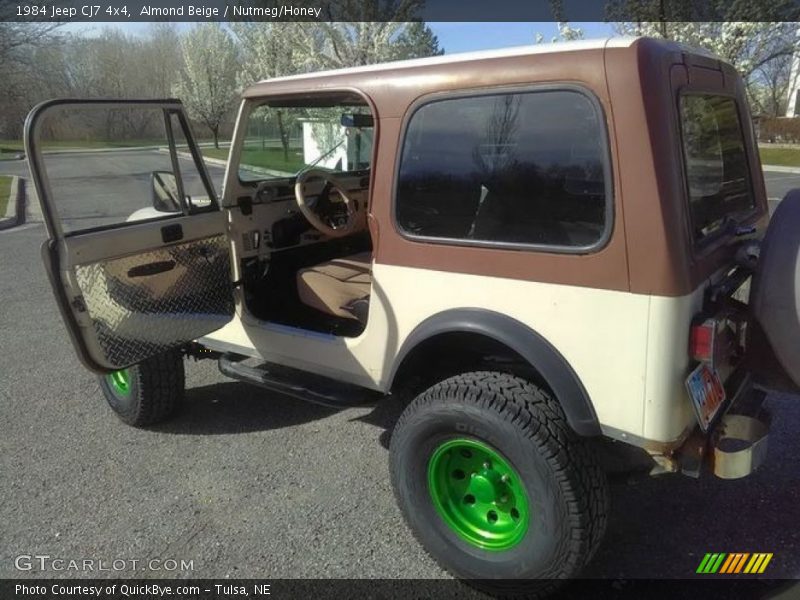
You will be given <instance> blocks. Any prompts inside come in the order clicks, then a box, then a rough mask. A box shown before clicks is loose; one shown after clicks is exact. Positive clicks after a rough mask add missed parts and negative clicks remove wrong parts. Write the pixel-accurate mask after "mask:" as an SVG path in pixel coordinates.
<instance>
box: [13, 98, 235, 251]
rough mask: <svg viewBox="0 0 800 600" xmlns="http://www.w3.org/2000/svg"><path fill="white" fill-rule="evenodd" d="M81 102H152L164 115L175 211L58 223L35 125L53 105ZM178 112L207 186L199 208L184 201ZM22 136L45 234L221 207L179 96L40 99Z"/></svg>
mask: <svg viewBox="0 0 800 600" xmlns="http://www.w3.org/2000/svg"><path fill="white" fill-rule="evenodd" d="M79 105H80V106H81V107H82V108H80V109H78V110H84V108H83V107H91V106H97V107H99V108H102V107H105V106H109V107H113V108H125V107H128V108H131V107H133V108H137V107H142V106H145V107H146V106H152V108H153V110H156V109H161V111H162V114H163V119H164V127H165V136H166V141H167V143H168V144H169V155H170V161H171V164H172V168H173V170H174V171H175V178H176V185H177V187H178V192H179V195H180V198H179V201H180V204H181V212H180V213H174V214H165V215H163V216H158V217H152V218H148V219H139V220H137V221H133V222H131V221H122V222H119V223H112V224H109V225H101V226H97V227H89V228H86V229H79V230H76V231H70V232H64V229H63V227H62V226H61V219H60V215H59V213H58V208H57V203H58V202H57V200H56V199H55V197H54V196H53V193H52V190H51V189H50V181H49V177H48V174H47V165H46V163H45V161H44V157H43V152H42V150H41V148H40V147H39V139H38V136H37V135H36V134H37V130H36V127H37V125H38V123H39V120H40V119H41V118H42V116H44V115H45V114H46V113H47V111H48V110H50V109H53V108H54V107H59V106H79ZM173 115H174V116H177V118H178V123H179V124H180V126H181V127H182V129H183V134H184V137H185V138H186V143H187V145H188V147H189V151H190V153H191V155H192V160H193V161H194V163H195V168H196V169H197V171H198V174H199V175H200V179H201V180H202V182H203V186H204V187H205V189H206V193H207V194H208V198H209V200H210V202H209V205H208V206H204V207H202V208H197V207H192V206H189V205H188V203H187V202H186V197H185V196H184V194H183V177H182V174H181V170H180V166H179V165H180V163H179V159H178V155H177V146H176V144H175V135H174V131H173V125H172V116H173ZM24 140H25V147H26V150H27V152H26V153H27V159H28V164H29V170H30V172H31V178H32V179H33V184H34V187H35V189H36V193H37V195H38V197H39V205H40V206H41V209H42V217H43V219H44V223H45V227H46V229H47V233H48V236H49V237H50V238H51V239H64V238H69V237H72V236H76V235H82V234H84V233H92V232H97V231H106V230H109V229H117V228H120V227H126V226H129V225H131V224H133V223H152V222H158V221H164V220H169V219H174V218H176V217H180V216H189V215H192V214H198V213H204V212H214V211H218V210H220V202H219V197H218V196H217V194H216V191H215V189H214V184H213V181H212V180H211V177H210V175H209V173H208V169H207V167H206V164H205V161H204V160H203V156H202V153H201V152H200V150H199V147H198V146H197V142H196V138H195V136H194V132H193V131H192V128H191V125H190V123H189V121H188V119H187V118H186V114H185V112H184V107H183V104H182V103H181V101H180V100H177V99H174V98H170V99H163V100H161V99H140V100H137V99H125V98H122V99H116V98H59V99H55V100H48V101H45V102H42V103H40V104H38V105H37V106H35V107H34V108H33V110H31V112H30V114H29V115H28V117H27V119H26V120H25V131H24Z"/></svg>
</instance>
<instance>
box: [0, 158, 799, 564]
mask: <svg viewBox="0 0 800 600" xmlns="http://www.w3.org/2000/svg"><path fill="white" fill-rule="evenodd" d="M14 166H15V165H14V164H8V163H6V164H4V163H0V168H2V169H3V170H8V169H9V168H13V167H14ZM16 166H19V165H18V164H17V165H16ZM779 183H780V182H779V181H777V180H776V182H775V185H778V184H779ZM43 239H44V231H43V228H42V226H41V225H39V224H32V225H27V226H24V227H22V228H18V229H14V230H10V231H7V232H0V256H1V257H2V258H0V342H2V343H0V423H2V432H1V433H0V474H2V477H0V479H1V480H2V482H3V485H2V486H0V578H2V577H14V576H19V575H20V573H19V572H17V571H15V570H14V568H13V558H14V557H15V556H17V555H19V554H23V553H25V554H37V553H38V554H49V555H51V556H54V557H65V558H84V557H93V558H96V559H101V558H102V559H105V560H112V559H115V558H123V559H131V558H139V559H141V558H173V559H178V560H180V559H184V560H191V561H193V567H194V568H193V570H192V571H186V572H183V573H179V574H180V575H182V576H195V577H299V578H302V577H391V578H395V577H399V578H409V577H413V578H438V577H445V576H446V574H445V573H443V572H442V571H441V570H440V569H439V568H438V567H437V566H436V565H435V563H433V561H431V560H430V559H429V558H428V557H427V556H426V555H425V553H424V552H423V551H422V550H421V549H420V548H419V546H418V545H417V544H416V542H415V541H414V540H413V538H412V536H411V534H410V533H409V531H408V530H407V529H406V527H405V525H404V524H403V522H402V519H401V516H400V513H399V510H398V509H397V508H396V506H395V503H394V499H393V497H392V494H391V490H390V484H389V478H388V474H387V449H386V448H387V443H388V439H389V435H390V433H389V432H390V431H391V427H392V424H393V422H394V420H395V419H396V417H397V413H398V403H396V402H392V401H387V402H386V403H385V404H381V405H378V406H377V407H365V408H356V409H349V410H345V411H340V412H336V411H332V410H328V409H324V408H320V407H317V406H314V405H310V404H305V403H303V402H299V401H295V400H291V399H287V398H285V397H280V396H277V395H274V394H270V393H268V392H265V391H263V390H260V389H258V388H254V387H250V386H247V385H245V384H242V383H237V382H232V381H229V380H226V379H224V378H223V377H222V376H221V375H220V374H219V373H218V372H217V370H216V367H215V365H214V364H213V363H212V362H210V361H205V362H200V363H189V364H188V379H187V385H188V393H187V404H188V406H187V407H186V410H185V412H184V413H183V414H182V415H181V416H180V417H178V418H177V419H176V420H174V421H173V422H171V423H168V424H166V425H163V426H159V427H156V428H153V429H151V430H144V431H143V430H136V429H131V428H129V427H126V426H124V425H122V424H121V423H120V422H119V421H118V420H117V419H116V418H114V416H113V415H112V414H111V412H110V410H109V409H108V408H106V406H105V405H104V402H103V400H102V398H101V396H100V393H99V391H98V387H97V383H96V380H95V378H94V377H93V376H92V375H91V374H89V373H88V372H86V371H85V370H84V369H83V368H82V367H81V366H80V364H79V363H78V361H77V359H76V358H75V356H74V353H73V351H72V348H71V346H70V344H69V341H68V339H67V334H66V331H65V329H64V326H63V325H62V323H61V319H60V317H59V315H58V312H57V309H56V306H55V303H54V301H53V300H52V297H51V292H50V290H49V288H48V284H47V282H46V280H45V276H44V272H43V268H42V266H41V263H40V258H39V246H40V245H41V242H42V240H43ZM769 403H770V405H771V406H772V409H773V412H774V426H773V433H772V436H771V438H770V448H769V459H768V463H767V464H766V465H765V466H764V467H763V468H762V469H761V470H759V471H758V472H757V473H756V474H754V475H753V476H752V477H750V478H748V479H744V480H740V481H733V482H725V481H721V480H717V479H714V478H707V479H702V480H699V481H698V480H692V479H687V478H683V477H681V476H666V477H662V478H659V479H648V480H643V481H638V482H635V483H627V482H616V483H614V484H613V486H612V494H613V508H612V513H611V520H610V524H609V534H608V536H607V538H606V540H605V543H604V544H603V546H602V547H601V549H600V551H599V553H598V555H597V556H596V558H595V559H594V561H593V562H592V563H591V565H589V567H588V569H587V570H586V575H588V576H594V577H604V578H639V577H657V578H679V577H686V576H689V575H691V574H693V573H694V570H695V568H696V566H697V564H698V563H699V561H700V559H701V558H702V556H703V554H704V553H706V552H712V551H719V552H736V551H742V552H756V551H763V552H773V553H774V554H775V557H774V559H773V560H772V563H771V564H770V567H769V573H770V575H772V576H775V577H786V578H797V577H800V552H798V543H799V542H800V530H798V529H797V527H796V524H797V523H798V522H800V502H798V501H797V499H798V498H799V497H800V436H798V435H797V432H798V431H800V405H799V404H798V400H797V399H795V398H792V397H785V396H772V397H771V398H770V399H769ZM117 575H132V573H121V574H117ZM138 575H148V574H146V573H144V574H143V573H138ZM149 575H151V576H159V575H163V573H151V574H149Z"/></svg>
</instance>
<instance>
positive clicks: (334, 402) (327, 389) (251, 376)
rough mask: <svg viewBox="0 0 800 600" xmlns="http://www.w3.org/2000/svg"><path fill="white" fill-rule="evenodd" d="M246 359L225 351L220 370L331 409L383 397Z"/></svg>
mask: <svg viewBox="0 0 800 600" xmlns="http://www.w3.org/2000/svg"><path fill="white" fill-rule="evenodd" d="M247 359H248V357H247V356H240V355H237V354H224V355H222V356H221V357H220V359H219V370H220V371H221V372H222V374H223V375H226V376H227V377H230V378H232V379H238V380H239V381H244V382H246V383H252V384H254V385H257V386H260V387H263V388H266V389H268V390H271V391H273V392H277V393H279V394H285V395H287V396H292V397H293V398H298V399H299V400H305V401H307V402H313V403H314V404H320V405H322V406H327V407H328V408H348V407H352V406H362V405H364V404H368V403H372V402H376V401H377V400H379V399H380V398H381V397H382V394H380V393H379V392H373V391H372V390H368V389H366V388H362V387H360V386H357V385H352V384H348V383H342V382H340V381H336V380H335V379H331V378H329V377H324V376H322V375H316V374H314V373H308V372H306V371H301V370H299V369H293V368H291V367H284V366H283V365H277V364H274V363H263V364H261V365H257V366H249V365H245V364H242V363H243V362H244V361H245V360H247Z"/></svg>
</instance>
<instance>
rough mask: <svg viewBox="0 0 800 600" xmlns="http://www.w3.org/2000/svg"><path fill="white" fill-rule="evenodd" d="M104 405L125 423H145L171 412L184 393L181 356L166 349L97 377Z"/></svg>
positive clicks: (172, 412) (144, 424)
mask: <svg viewBox="0 0 800 600" xmlns="http://www.w3.org/2000/svg"><path fill="white" fill-rule="evenodd" d="M100 389H101V391H102V392H103V396H105V399H106V401H107V402H108V405H109V406H110V407H111V409H112V410H113V411H114V412H115V413H116V415H117V416H118V417H119V418H120V419H121V420H122V421H124V422H125V423H127V424H128V425H133V426H134V427H146V426H148V425H155V424H156V423H160V422H162V421H166V420H167V419H169V418H170V417H171V416H173V415H174V414H175V413H176V412H177V410H178V408H179V407H180V405H181V403H182V402H183V395H184V371H183V356H182V355H181V353H180V352H179V351H175V350H173V351H169V352H165V353H163V354H159V355H157V356H154V357H152V358H148V359H147V360H144V361H142V362H140V363H139V364H137V365H134V366H132V367H128V368H127V369H120V370H119V371H113V372H112V373H109V374H108V375H104V376H102V377H100Z"/></svg>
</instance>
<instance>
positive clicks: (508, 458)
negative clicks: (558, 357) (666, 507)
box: [389, 371, 608, 597]
mask: <svg viewBox="0 0 800 600" xmlns="http://www.w3.org/2000/svg"><path fill="white" fill-rule="evenodd" d="M389 463H390V469H391V475H392V487H393V489H394V493H395V497H396V498H397V502H398V504H399V506H400V509H401V510H402V513H403V517H404V518H405V520H406V522H407V523H408V525H409V527H410V529H411V531H412V532H413V533H414V535H415V536H416V538H417V539H418V540H419V542H420V543H421V544H422V546H423V547H424V548H425V549H426V550H427V551H428V553H429V554H430V555H431V556H432V557H433V558H434V559H435V560H436V561H437V562H438V563H439V564H440V565H441V566H442V567H444V568H445V569H447V570H448V571H450V572H451V573H453V574H454V575H455V576H457V577H460V578H462V579H465V580H467V582H468V583H470V584H471V585H473V586H475V587H478V588H480V589H482V590H484V591H488V592H490V593H492V594H501V595H503V596H512V595H517V594H522V595H525V596H526V597H536V596H543V595H546V594H549V593H551V592H553V591H554V590H555V589H556V588H557V587H558V582H559V581H563V580H565V579H567V578H570V577H574V576H575V575H577V573H578V572H579V571H580V570H581V568H582V567H583V566H584V565H585V564H586V562H587V561H588V560H589V559H590V558H591V556H592V554H593V553H594V551H595V550H596V548H597V546H598V544H599V542H600V539H601V537H602V535H603V532H604V529H605V523H606V513H607V502H608V489H607V484H606V479H605V474H604V473H603V471H602V470H601V468H600V466H599V464H598V463H597V461H596V459H595V456H594V454H593V453H592V452H591V449H590V447H589V445H588V444H587V442H586V440H584V439H582V438H580V437H578V436H577V435H576V434H575V433H574V432H573V431H572V430H571V429H570V427H569V425H568V424H567V422H566V418H565V417H564V413H563V411H562V410H561V407H560V405H559V403H558V402H557V401H556V400H555V398H554V397H553V396H552V395H551V394H550V393H549V391H548V390H547V389H546V388H545V387H544V386H541V385H537V384H535V383H533V382H531V381H527V380H525V379H522V378H520V377H516V376H514V375H510V374H507V373H498V372H490V371H478V372H473V373H464V374H463V375H457V376H455V377H451V378H449V379H446V380H444V381H442V382H440V383H437V384H436V385H434V386H432V387H431V388H429V389H428V390H426V391H424V392H423V393H422V394H420V395H419V396H417V397H416V398H415V399H414V401H413V402H412V403H411V404H409V405H408V407H407V408H406V410H405V411H404V412H403V414H402V415H401V416H400V419H399V420H398V422H397V425H396V427H395V429H394V431H393V433H392V439H391V445H390V450H389Z"/></svg>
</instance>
